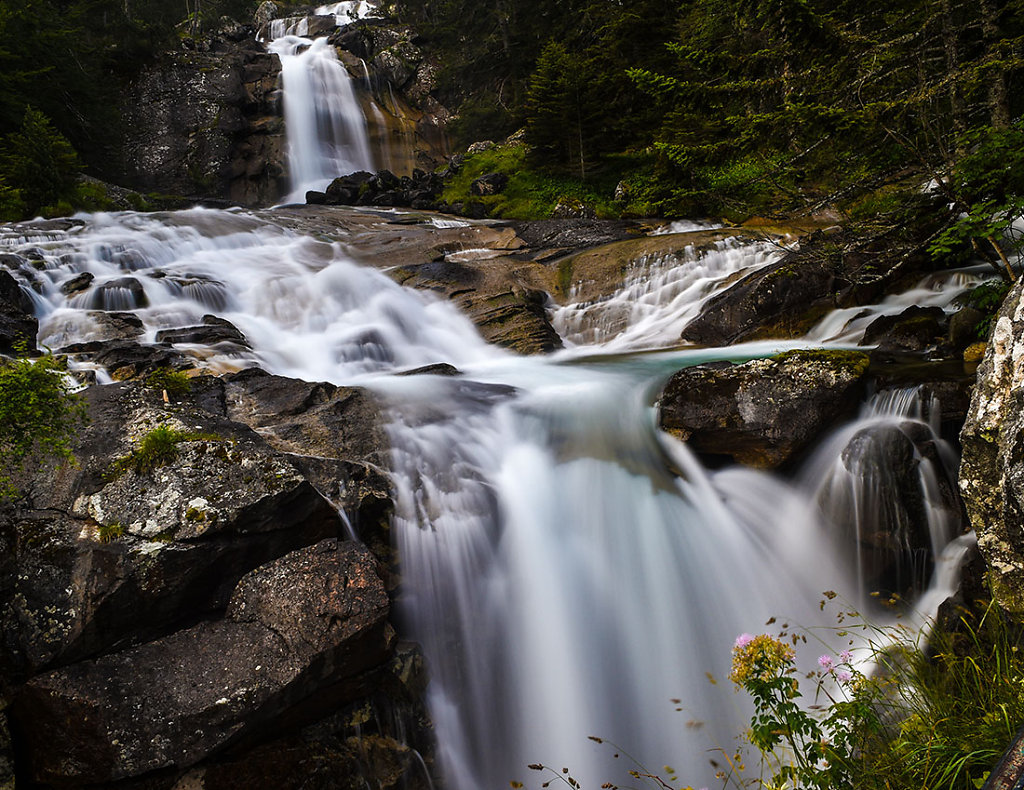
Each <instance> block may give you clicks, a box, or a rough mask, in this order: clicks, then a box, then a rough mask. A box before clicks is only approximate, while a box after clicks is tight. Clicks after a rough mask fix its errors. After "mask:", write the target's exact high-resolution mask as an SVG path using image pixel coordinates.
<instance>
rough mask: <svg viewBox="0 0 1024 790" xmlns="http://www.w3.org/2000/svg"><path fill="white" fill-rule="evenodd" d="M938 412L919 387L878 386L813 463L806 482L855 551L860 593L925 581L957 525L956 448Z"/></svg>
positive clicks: (904, 588)
mask: <svg viewBox="0 0 1024 790" xmlns="http://www.w3.org/2000/svg"><path fill="white" fill-rule="evenodd" d="M937 415H938V403H937V402H936V401H935V400H934V398H931V399H928V400H927V401H926V400H925V398H924V396H923V395H922V392H921V388H920V387H912V388H908V389H902V390H892V391H887V392H882V393H879V394H878V395H876V396H874V398H872V400H871V401H870V402H869V403H868V404H867V405H866V406H865V408H864V410H863V413H862V415H861V417H860V419H859V420H857V421H856V422H854V423H853V424H851V425H850V426H848V427H847V428H845V429H844V430H842V431H840V432H839V433H837V434H836V435H835V436H834V437H832V439H831V440H829V442H827V443H826V444H825V445H823V447H822V449H820V450H819V451H818V453H817V455H816V457H815V458H814V460H813V461H812V462H811V463H810V464H809V466H808V468H809V469H810V470H811V471H810V472H809V474H808V475H807V476H806V477H805V479H804V487H805V490H806V491H807V493H808V494H809V496H810V497H811V499H812V501H814V502H815V503H816V504H817V506H818V507H819V508H820V509H821V514H822V518H823V523H824V524H825V525H827V526H826V528H827V529H829V530H830V531H832V532H833V534H835V535H840V536H842V538H841V539H842V541H843V542H844V543H845V544H846V545H847V546H850V547H851V549H852V550H853V551H854V552H855V555H856V558H857V561H856V568H857V569H858V592H859V594H860V596H861V597H864V596H866V595H867V594H869V593H874V592H879V593H881V594H883V595H884V596H885V597H888V596H889V595H891V594H897V595H900V596H905V595H907V594H908V592H913V591H914V590H921V589H924V588H925V587H926V586H927V581H928V579H929V577H930V576H931V573H932V570H933V567H934V563H935V560H936V559H937V558H938V557H939V556H940V554H941V553H942V550H943V549H944V548H945V546H946V545H947V544H948V543H949V542H950V541H951V540H952V539H953V537H954V536H955V535H956V534H957V532H959V529H958V528H959V525H960V524H959V521H960V517H959V509H958V508H957V505H956V495H955V493H954V491H955V483H954V479H953V478H952V477H951V474H954V473H955V469H956V454H955V452H954V451H953V449H952V448H951V447H950V446H949V445H948V443H947V442H945V441H944V440H943V439H941V437H940V436H939V434H938V416H937Z"/></svg>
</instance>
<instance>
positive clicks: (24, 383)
mask: <svg viewBox="0 0 1024 790" xmlns="http://www.w3.org/2000/svg"><path fill="white" fill-rule="evenodd" d="M66 373H67V368H66V365H65V363H64V361H63V360H58V359H56V358H55V357H53V356H51V355H49V354H47V355H46V356H43V357H40V358H39V359H37V360H29V359H17V360H4V361H2V362H0V498H8V497H11V496H14V495H15V494H16V493H17V492H16V490H15V487H14V479H15V477H16V476H17V474H18V473H19V472H21V471H22V470H23V469H24V466H25V464H26V463H27V462H28V461H29V460H32V461H33V462H37V463H42V462H43V461H44V460H46V459H53V460H57V461H59V462H63V463H67V462H71V461H73V456H72V453H71V440H72V438H73V437H74V435H75V432H76V431H77V429H78V428H79V426H81V424H82V423H83V422H84V421H85V409H84V406H83V404H82V402H81V400H80V399H79V398H78V397H77V396H75V395H74V394H72V393H71V391H70V389H69V386H68V381H67V377H66Z"/></svg>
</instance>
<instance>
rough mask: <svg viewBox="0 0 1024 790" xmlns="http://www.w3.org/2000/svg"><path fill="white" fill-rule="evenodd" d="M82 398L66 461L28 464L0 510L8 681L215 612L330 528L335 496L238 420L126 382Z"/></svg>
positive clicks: (1, 656) (333, 531)
mask: <svg viewBox="0 0 1024 790" xmlns="http://www.w3.org/2000/svg"><path fill="white" fill-rule="evenodd" d="M84 397H85V404H86V407H87V411H88V415H89V417H90V423H89V425H87V426H86V427H85V428H84V429H83V430H82V431H81V432H80V434H79V436H78V437H77V438H76V440H75V442H74V447H73V451H74V453H75V457H76V459H77V464H76V465H75V466H65V467H63V468H60V469H56V470H53V469H50V468H49V467H40V468H38V469H29V470H26V473H25V476H24V479H21V480H16V482H17V483H19V484H20V488H21V491H22V497H23V498H22V501H21V503H20V506H19V507H17V508H13V507H8V508H6V509H5V511H4V512H3V514H0V568H4V567H6V569H7V572H6V573H4V574H3V575H2V578H0V586H3V587H5V588H6V589H5V592H6V593H7V594H6V595H5V596H4V603H3V605H2V606H0V624H2V629H0V631H2V634H3V642H2V645H0V648H2V649H0V665H2V666H3V673H4V674H6V675H7V676H8V677H9V678H16V677H24V676H26V675H28V674H31V673H33V672H38V671H39V670H41V669H44V668H46V667H48V666H53V665H54V664H58V663H64V662H67V661H70V660H76V659H78V658H81V657H85V656H89V655H94V654H96V653H99V652H103V651H106V650H109V649H111V648H112V647H113V646H115V645H117V644H119V643H121V642H124V641H126V640H133V639H140V638H151V637H152V636H154V635H159V634H161V633H166V632H167V631H168V630H169V629H171V628H174V627H177V625H178V624H179V623H180V622H181V621H182V620H188V619H190V618H191V619H194V618H197V617H200V616H203V615H204V614H206V613H209V612H214V611H217V610H218V609H221V608H223V606H224V605H225V603H226V601H227V596H228V595H229V594H230V592H231V589H232V588H233V587H234V585H235V582H236V581H237V580H238V578H239V577H241V576H242V575H243V574H245V573H247V572H249V571H250V570H252V569H253V568H255V567H258V566H259V565H262V564H264V563H266V562H270V561H272V560H274V559H275V558H277V557H280V556H282V555H283V554H285V553H287V552H289V551H292V550H294V549H296V548H299V547H302V546H306V545H309V544H311V543H313V542H315V541H318V540H321V539H323V538H325V537H330V536H335V535H338V534H340V533H341V532H342V530H343V526H342V523H341V521H340V520H339V518H338V514H337V511H336V509H335V507H334V506H333V505H332V504H331V503H330V502H328V501H326V500H325V499H324V497H322V496H321V495H320V494H319V493H318V492H317V490H316V488H315V487H314V486H313V485H312V484H311V483H310V482H309V481H308V480H307V479H306V478H305V476H304V475H303V474H302V472H301V471H300V470H299V468H298V467H297V466H296V465H295V464H294V463H293V462H292V461H291V460H290V458H289V457H288V456H286V455H284V454H283V453H281V452H279V451H276V450H274V449H272V448H271V447H269V446H268V444H267V443H266V441H265V440H263V439H262V438H261V437H260V436H259V435H258V434H256V433H255V432H254V431H253V430H251V429H250V428H248V427H247V426H245V425H242V424H241V423H238V422H233V421H231V420H228V419H226V418H225V417H223V416H219V415H217V414H215V413H212V412H210V411H208V410H206V409H203V408H201V407H199V406H198V405H196V404H194V403H191V402H185V403H171V404H165V403H163V401H162V399H161V395H160V393H158V392H156V391H152V390H148V389H146V388H144V387H142V386H140V385H139V384H137V383H136V384H130V385H110V386H105V387H91V388H89V389H88V390H86V393H85V396H84ZM160 438H162V439H163V441H162V442H159V443H158V442H157V439H160ZM147 447H149V448H150V449H148V450H147V449H146V448H147ZM158 450H159V452H158Z"/></svg>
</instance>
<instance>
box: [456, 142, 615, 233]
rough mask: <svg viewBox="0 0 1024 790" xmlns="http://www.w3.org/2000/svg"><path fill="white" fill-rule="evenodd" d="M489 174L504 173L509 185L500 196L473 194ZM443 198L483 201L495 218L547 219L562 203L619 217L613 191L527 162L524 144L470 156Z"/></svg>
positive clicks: (601, 215)
mask: <svg viewBox="0 0 1024 790" xmlns="http://www.w3.org/2000/svg"><path fill="white" fill-rule="evenodd" d="M487 173H504V174H505V175H507V176H508V184H507V185H506V187H505V189H503V190H502V191H501V193H499V194H497V195H484V196H482V197H481V196H477V195H472V194H470V191H469V189H470V185H471V184H472V183H473V181H474V180H476V179H477V178H479V177H480V176H482V175H485V174H487ZM442 199H443V200H444V201H445V202H447V203H449V204H454V203H464V204H465V203H470V202H475V203H481V204H483V206H484V207H485V208H486V209H487V213H488V215H489V216H492V217H503V218H506V219H546V218H548V217H550V216H551V214H552V212H553V211H554V209H555V207H556V206H557V205H558V204H559V203H562V202H578V203H582V204H584V205H586V206H591V207H593V209H594V211H595V212H596V214H597V216H598V217H601V218H605V219H611V218H614V217H617V216H619V209H618V208H617V207H616V206H615V204H614V202H613V201H612V199H611V196H610V194H609V195H604V194H603V193H598V192H597V191H595V190H594V189H593V188H591V187H590V186H588V185H587V184H584V183H582V182H580V181H575V180H573V179H570V178H565V177H561V176H557V175H553V174H551V173H547V172H545V171H542V170H540V169H538V168H536V167H533V166H531V164H530V163H529V162H528V161H527V148H526V146H525V145H521V144H520V145H505V146H495V147H494V148H490V149H488V150H486V151H481V152H480V153H476V154H471V155H469V156H467V157H466V158H465V159H464V160H463V162H462V166H461V167H460V168H459V171H458V173H456V174H455V175H454V176H452V177H451V178H450V179H449V181H448V183H447V184H446V185H445V189H444V192H443V194H442Z"/></svg>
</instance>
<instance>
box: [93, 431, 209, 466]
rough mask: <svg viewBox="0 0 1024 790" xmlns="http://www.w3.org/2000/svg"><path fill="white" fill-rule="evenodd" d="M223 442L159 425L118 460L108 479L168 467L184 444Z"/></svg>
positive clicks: (207, 435) (204, 435)
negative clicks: (180, 446)
mask: <svg viewBox="0 0 1024 790" xmlns="http://www.w3.org/2000/svg"><path fill="white" fill-rule="evenodd" d="M195 441H222V439H221V437H219V436H216V435H214V434H210V433H194V432H189V431H179V430H177V429H175V428H171V427H170V426H169V425H158V426H157V427H156V428H154V429H153V430H151V431H150V432H149V433H147V434H145V435H144V436H143V437H142V439H141V440H140V441H139V445H138V447H136V448H135V449H134V450H133V451H132V452H131V453H130V454H129V455H126V456H124V457H122V458H118V459H117V460H116V461H114V463H113V464H112V465H111V467H110V470H109V472H108V473H107V477H108V478H110V479H114V478H117V477H120V476H121V475H123V474H124V473H125V472H128V471H129V470H131V471H134V472H135V473H137V474H140V475H146V474H149V473H150V472H152V471H153V470H155V469H159V468H160V467H161V466H167V465H168V464H171V463H173V462H174V459H176V458H177V457H178V445H179V444H181V443H182V442H195Z"/></svg>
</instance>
